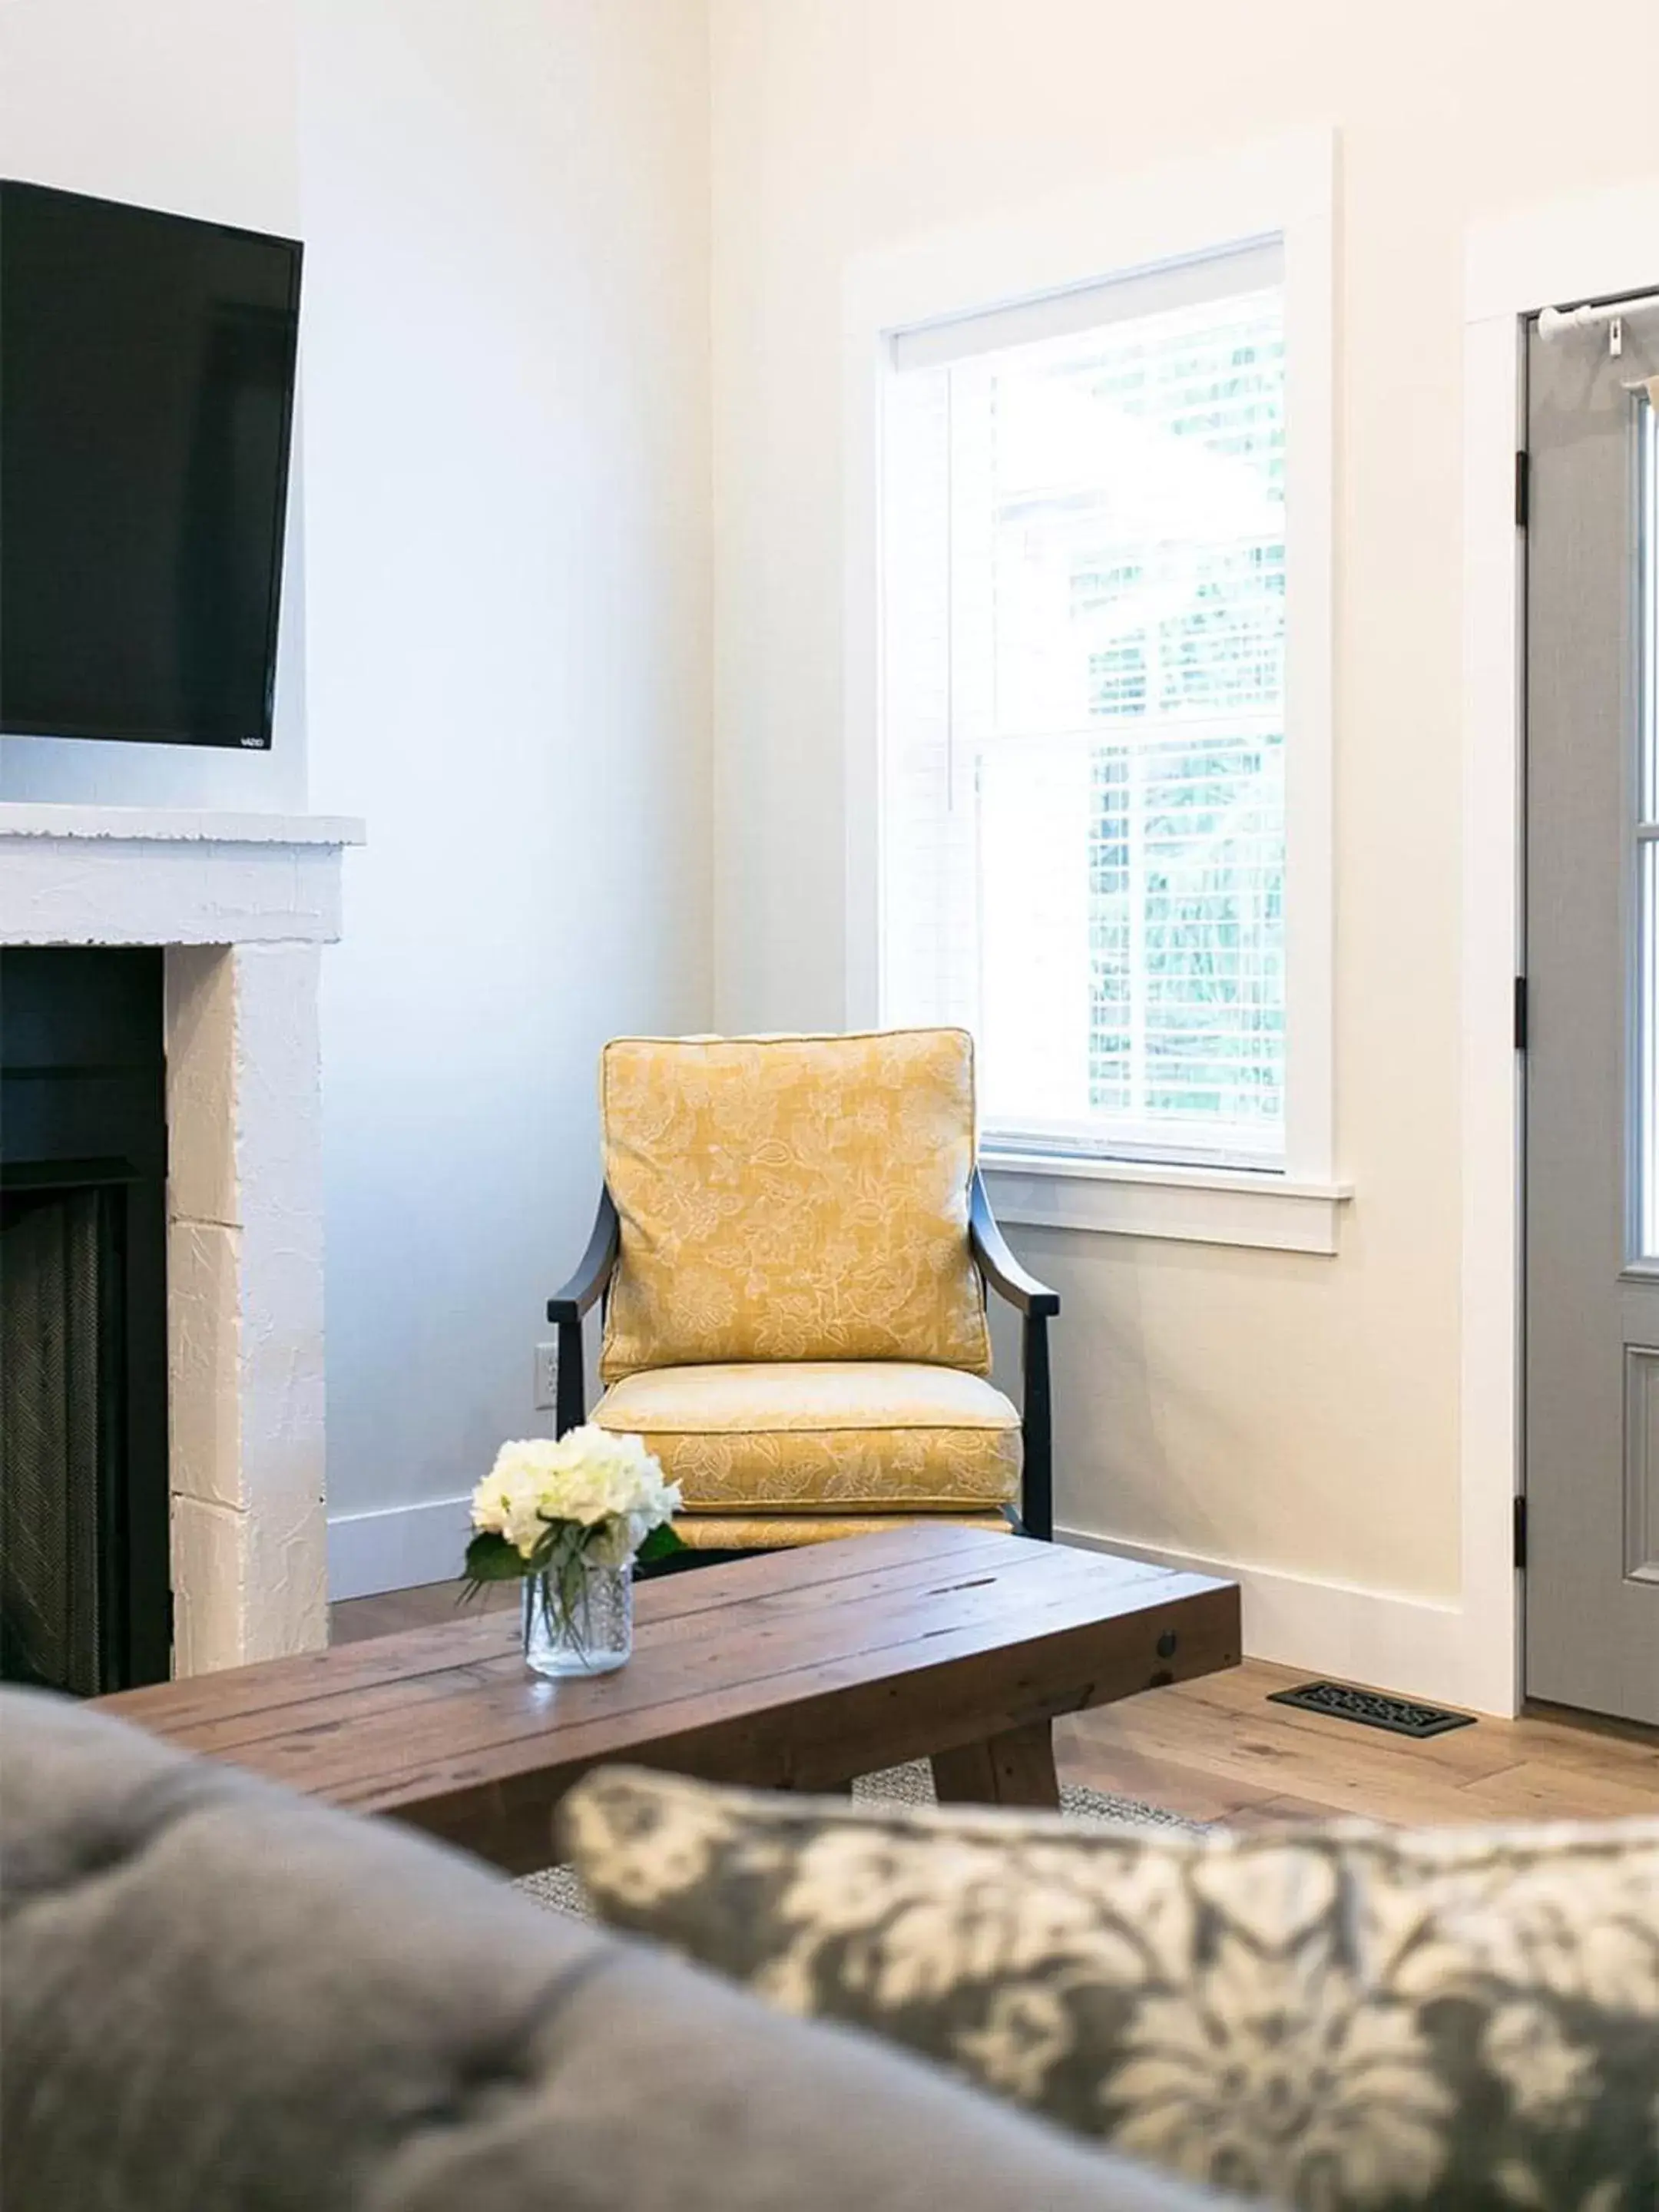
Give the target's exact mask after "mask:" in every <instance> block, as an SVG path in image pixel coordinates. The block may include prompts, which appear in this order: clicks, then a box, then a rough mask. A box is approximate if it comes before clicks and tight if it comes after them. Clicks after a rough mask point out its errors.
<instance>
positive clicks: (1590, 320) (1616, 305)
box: [1538, 292, 1659, 339]
mask: <svg viewBox="0 0 1659 2212" xmlns="http://www.w3.org/2000/svg"><path fill="white" fill-rule="evenodd" d="M1656 309H1659V292H1649V293H1646V294H1644V295H1643V297H1642V298H1641V299H1639V300H1612V301H1608V302H1607V305H1606V306H1605V307H1546V308H1545V309H1544V310H1543V312H1542V313H1541V315H1540V316H1539V318H1538V335H1539V337H1541V338H1546V339H1548V338H1556V337H1560V336H1561V334H1562V332H1563V331H1589V330H1595V329H1597V328H1599V327H1600V326H1601V325H1603V324H1606V323H1616V322H1620V321H1621V320H1622V319H1623V318H1624V317H1625V316H1626V315H1647V314H1651V313H1654V311H1655V310H1656Z"/></svg>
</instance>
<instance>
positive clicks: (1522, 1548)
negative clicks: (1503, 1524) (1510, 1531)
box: [1515, 1498, 1527, 1572]
mask: <svg viewBox="0 0 1659 2212" xmlns="http://www.w3.org/2000/svg"><path fill="white" fill-rule="evenodd" d="M1515 1564H1516V1570H1517V1571H1519V1572H1524V1571H1525V1570H1526V1565H1527V1501H1526V1499H1525V1498H1516V1501H1515Z"/></svg>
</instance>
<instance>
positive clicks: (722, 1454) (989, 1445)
mask: <svg viewBox="0 0 1659 2212" xmlns="http://www.w3.org/2000/svg"><path fill="white" fill-rule="evenodd" d="M592 1419H593V1420H595V1421H597V1422H598V1423H599V1425H600V1427H602V1428H607V1429H612V1430H617V1431H622V1432H623V1433H625V1434H628V1435H632V1436H639V1437H643V1438H644V1439H645V1442H646V1444H647V1448H648V1449H650V1450H652V1451H653V1452H654V1453H655V1454H656V1455H657V1457H658V1458H659V1460H660V1461H661V1462H662V1467H663V1472H664V1474H665V1475H666V1476H667V1478H668V1480H670V1481H671V1482H677V1483H678V1484H679V1486H680V1489H681V1492H682V1494H683V1496H684V1500H685V1512H686V1516H687V1517H688V1518H690V1517H691V1516H696V1515H698V1514H704V1513H715V1514H722V1515H727V1516H729V1515H732V1514H741V1515H745V1516H758V1515H763V1514H764V1515H773V1514H782V1515H793V1516H803V1515H804V1516H817V1515H819V1514H823V1513H836V1514H871V1513H894V1514H906V1513H908V1514H931V1513H939V1512H945V1513H952V1512H954V1513H957V1514H970V1515H978V1514H983V1513H989V1512H994V1510H996V1508H997V1507H998V1506H1000V1505H1002V1504H1006V1502H1007V1501H1008V1500H1010V1499H1012V1498H1013V1497H1014V1496H1015V1495H1016V1493H1017V1492H1018V1488H1019V1472H1020V1433H1019V1415H1018V1413H1016V1412H1015V1410H1014V1408H1013V1407H1012V1405H1011V1404H1010V1403H1009V1401H1008V1400H1007V1399H1006V1398H1005V1397H1004V1396H1003V1395H1002V1393H1001V1391H1000V1390H997V1389H993V1388H992V1386H991V1384H990V1383H987V1382H985V1381H983V1380H982V1379H981V1377H980V1376H977V1375H969V1374H965V1373H964V1372H963V1370H961V1369H960V1368H953V1367H935V1366H927V1365H922V1364H919V1363H916V1362H914V1361H908V1360H809V1361H775V1362H762V1363H758V1364H729V1363H728V1364H713V1365H708V1366H696V1367H659V1368H653V1369H649V1370H647V1371H646V1372H644V1373H642V1374H638V1375H630V1376H625V1377H624V1378H623V1380H622V1381H620V1382H617V1383H612V1384H611V1387H610V1389H608V1390H607V1391H606V1392H605V1395H604V1397H603V1398H601V1399H600V1401H599V1404H598V1405H597V1406H596V1407H594V1409H593V1413H592ZM682 1527H684V1523H682Z"/></svg>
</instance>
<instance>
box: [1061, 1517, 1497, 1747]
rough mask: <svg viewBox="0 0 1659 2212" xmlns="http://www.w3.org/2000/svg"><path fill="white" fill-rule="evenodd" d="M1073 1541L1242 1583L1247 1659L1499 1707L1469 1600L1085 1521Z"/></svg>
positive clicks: (1065, 1539) (1066, 1531) (1436, 1699)
mask: <svg viewBox="0 0 1659 2212" xmlns="http://www.w3.org/2000/svg"><path fill="white" fill-rule="evenodd" d="M1054 1534H1055V1536H1056V1538H1057V1539H1058V1540H1059V1541H1060V1542H1061V1543H1064V1544H1079V1545H1081V1546H1082V1547H1084V1548H1085V1550H1089V1551H1098V1552H1122V1553H1127V1555H1128V1556H1129V1557H1130V1558H1131V1559H1151V1560H1154V1561H1156V1562H1157V1564H1158V1565H1160V1566H1170V1567H1182V1568H1185V1569H1187V1570H1188V1571H1191V1572H1192V1573H1194V1574H1200V1575H1219V1576H1221V1577H1224V1578H1225V1580H1226V1581H1228V1582H1236V1583H1237V1584H1238V1586H1239V1589H1240V1590H1241V1592H1242V1593H1243V1613H1244V1630H1243V1642H1244V1650H1245V1655H1246V1656H1247V1657H1249V1658H1251V1659H1268V1660H1272V1661H1273V1662H1275V1663H1276V1664H1278V1665H1279V1666H1283V1667H1295V1668H1300V1669H1301V1671H1302V1672H1303V1673H1304V1674H1310V1675H1311V1674H1328V1675H1334V1677H1336V1679H1337V1680H1340V1681H1344V1682H1360V1683H1364V1685H1366V1686H1367V1687H1369V1688H1371V1689H1375V1690H1390V1691H1392V1692H1394V1693H1395V1695H1396V1696H1398V1697H1407V1698H1422V1699H1427V1700H1428V1701H1429V1702H1430V1703H1431V1704H1434V1705H1462V1706H1464V1707H1467V1708H1468V1709H1471V1710H1474V1711H1497V1710H1498V1708H1497V1707H1496V1706H1495V1705H1492V1704H1491V1703H1490V1701H1489V1700H1488V1699H1483V1698H1482V1695H1481V1682H1480V1677H1479V1675H1478V1674H1477V1672H1476V1670H1475V1669H1474V1668H1473V1667H1472V1666H1471V1663H1470V1653H1469V1643H1470V1638H1469V1625H1468V1620H1466V1618H1465V1615H1464V1611H1463V1608H1462V1606H1461V1605H1456V1604H1452V1603H1449V1602H1448V1603H1440V1602H1437V1601H1435V1600H1433V1599H1431V1598H1420V1597H1405V1596H1401V1595H1397V1594H1395V1593H1394V1592H1392V1591H1389V1590H1375V1589H1360V1588H1358V1586H1357V1585H1354V1584H1351V1583H1331V1582H1318V1581H1315V1580H1314V1579H1312V1578H1311V1577H1308V1576H1304V1575H1289V1574H1282V1573H1280V1572H1279V1571H1277V1570H1276V1569H1273V1568H1270V1567H1249V1566H1239V1565H1236V1564H1234V1563H1233V1562H1232V1561H1231V1560H1227V1559H1205V1558H1203V1557H1201V1556H1200V1555H1198V1554H1196V1553H1189V1552H1165V1551H1159V1550H1157V1549H1155V1548H1154V1547H1152V1546H1150V1545H1146V1544H1132V1543H1126V1542H1124V1541H1122V1540H1121V1539H1120V1538H1118V1537H1115V1536H1099V1535H1095V1534H1092V1533H1091V1531H1089V1530H1088V1529H1085V1528H1056V1529H1055V1531H1054Z"/></svg>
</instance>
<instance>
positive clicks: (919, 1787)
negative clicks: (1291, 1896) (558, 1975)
mask: <svg viewBox="0 0 1659 2212" xmlns="http://www.w3.org/2000/svg"><path fill="white" fill-rule="evenodd" d="M853 1797H854V1802H855V1803H858V1804H860V1805H931V1804H932V1803H933V1802H934V1801H933V1772H932V1770H931V1769H930V1768H929V1766H928V1765H927V1760H926V1759H915V1760H913V1761H912V1762H911V1763H910V1765H908V1766H890V1767H888V1768H887V1769H886V1770H885V1771H884V1772H882V1773H880V1774H866V1775H865V1776H864V1777H863V1778H862V1779H861V1780H860V1781H858V1782H855V1783H854V1784H853ZM1060 1817H1061V1819H1062V1820H1072V1821H1074V1822H1075V1823H1076V1824H1077V1826H1079V1827H1081V1828H1111V1827H1130V1828H1174V1829H1176V1830H1179V1831H1181V1832H1184V1833H1186V1834H1188V1835H1196V1834H1198V1833H1199V1832H1200V1829H1201V1828H1202V1826H1203V1823H1202V1822H1201V1821H1199V1820H1184V1819H1183V1818H1182V1815H1181V1814H1179V1813H1170V1812H1166V1811H1165V1810H1164V1808H1163V1807H1162V1806H1161V1805H1143V1804H1142V1803H1141V1802H1140V1801H1139V1799H1138V1798H1135V1797H1113V1796H1108V1794H1107V1793H1106V1791H1105V1790H1089V1789H1085V1787H1084V1785H1083V1784H1081V1783H1079V1782H1062V1783H1061V1784H1060ZM513 1887H515V1888H517V1889H521V1890H522V1891H523V1892H524V1893H525V1895H526V1897H528V1898H532V1899H534V1901H535V1902H536V1903H537V1904H538V1905H545V1906H546V1907H547V1909H548V1911H550V1912H573V1913H574V1914H575V1915H576V1916H577V1917H578V1918H579V1919H582V1920H586V1919H590V1918H591V1917H592V1910H591V1908H590V1906H589V1905H588V1902H587V1899H586V1895H585V1893H583V1889H582V1886H581V1883H580V1881H579V1880H578V1879H577V1876H576V1872H575V1869H574V1868H573V1867H565V1866H558V1867H546V1868H544V1869H543V1871H542V1872H541V1873H540V1874H527V1875H522V1876H520V1879H519V1881H517V1882H515V1883H514V1885H513Z"/></svg>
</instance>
